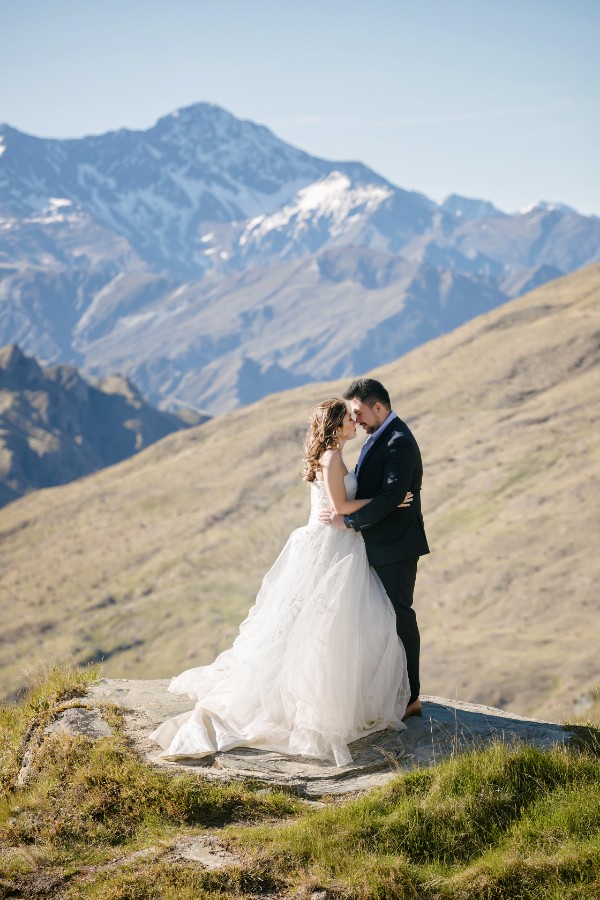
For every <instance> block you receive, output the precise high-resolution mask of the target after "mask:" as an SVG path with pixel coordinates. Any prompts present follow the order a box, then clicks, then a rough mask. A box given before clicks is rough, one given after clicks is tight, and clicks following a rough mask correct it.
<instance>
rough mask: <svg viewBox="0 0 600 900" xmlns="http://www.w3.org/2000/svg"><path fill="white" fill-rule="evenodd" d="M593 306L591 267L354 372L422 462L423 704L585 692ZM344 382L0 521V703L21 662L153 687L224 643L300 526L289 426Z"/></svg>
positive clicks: (182, 441) (510, 701)
mask: <svg viewBox="0 0 600 900" xmlns="http://www.w3.org/2000/svg"><path fill="white" fill-rule="evenodd" d="M599 304H600V267H599V266H595V267H591V268H589V269H587V270H584V271H581V272H579V273H576V274H575V275H572V276H570V277H568V278H563V279H559V280H557V281H554V282H552V283H551V284H549V285H545V286H544V287H542V288H538V289H537V290H536V291H534V292H533V293H531V294H528V295H527V296H525V297H522V298H519V299H517V300H515V301H512V302H511V303H509V304H507V305H506V306H504V307H501V308H500V309H496V310H493V311H491V312H488V313H486V314H485V315H483V316H480V317H478V318H477V319H475V320H473V321H472V322H469V323H468V324H466V325H463V326H462V327H461V328H458V329H457V330H455V331H454V332H452V333H451V334H448V335H445V336H443V337H441V338H439V339H438V340H436V341H433V342H431V343H429V344H427V345H426V346H424V347H420V348H418V349H416V350H414V351H413V352H411V353H410V354H408V355H407V356H405V357H403V358H402V359H400V360H398V361H397V362H395V363H393V364H392V365H389V366H386V367H384V368H382V369H380V370H378V371H377V372H376V375H377V376H379V377H381V379H382V380H383V381H384V383H385V384H386V385H387V386H388V387H389V389H390V392H391V394H392V397H393V400H394V407H395V409H396V410H397V411H398V412H399V413H400V414H401V415H402V416H403V417H404V418H406V420H407V421H408V422H409V424H410V425H411V427H414V431H415V433H416V435H417V438H418V440H419V442H420V445H421V449H422V452H423V457H424V463H425V480H424V489H423V507H424V514H425V522H426V526H427V531H428V536H429V538H430V544H431V547H432V551H433V552H432V554H431V556H430V557H427V558H426V559H423V560H422V561H421V564H420V573H419V578H418V581H417V591H416V604H417V609H418V612H419V618H420V622H421V628H422V634H423V690H424V692H426V693H429V694H438V695H441V696H459V697H462V698H469V699H470V700H473V701H478V702H483V703H487V704H496V705H503V706H505V707H508V708H512V709H514V710H516V711H520V712H528V713H538V714H544V715H546V716H555V717H561V716H564V715H566V714H567V713H570V712H571V711H572V708H573V702H574V700H576V699H577V698H581V697H584V696H585V695H586V692H588V691H589V690H590V689H591V687H592V686H593V685H594V684H595V683H597V681H598V665H597V644H598V637H599V634H598V629H599V623H598V616H597V607H596V603H597V585H598V583H600V559H599V557H598V554H597V552H595V541H596V535H597V533H598V526H599V524H600V523H599V521H598V516H599V513H598V505H597V503H596V502H595V501H596V498H597V496H598V487H599V484H598V482H599V477H600V471H599V464H600V459H599V456H598V452H597V434H598V424H599V423H598V418H599V410H598V397H599V396H600V367H599V362H600V307H599ZM345 384H346V380H344V381H343V382H336V383H328V384H322V385H311V386H310V387H303V388H301V389H296V390H292V391H290V392H287V393H283V394H278V395H274V396H271V397H268V398H265V399H264V400H262V401H261V402H259V403H257V404H255V405H253V406H249V407H245V408H243V409H240V410H237V411H235V412H232V413H230V414H228V415H227V416H226V417H222V418H218V419H215V420H213V421H212V422H209V423H207V424H206V425H204V426H202V428H195V429H190V430H189V431H185V432H180V433H177V434H174V435H170V436H169V437H167V438H165V439H164V440H162V441H160V442H159V443H158V444H155V445H154V446H153V447H150V448H148V449H147V450H145V451H143V452H142V453H140V454H138V455H137V456H136V457H134V458H132V459H130V460H127V461H125V462H123V463H120V464H119V465H117V466H114V467H111V468H109V469H105V470H103V471H101V472H98V473H96V474H94V475H93V476H90V477H89V478H87V479H85V480H83V481H81V482H77V483H74V484H71V485H66V486H64V487H60V488H55V489H52V490H47V491H43V492H41V493H39V494H34V495H31V496H30V497H26V498H23V499H21V500H19V501H17V502H15V503H13V504H11V505H10V506H9V507H7V508H6V509H5V510H3V511H2V513H1V514H0V528H1V531H0V536H1V545H0V546H1V549H0V571H1V572H2V592H1V595H0V613H1V615H0V623H1V624H0V636H1V637H0V640H1V647H0V649H1V660H0V661H1V672H2V677H1V681H2V687H3V690H4V691H5V692H10V691H14V689H15V686H16V683H17V682H18V681H19V680H20V679H21V678H22V673H23V670H24V667H25V666H26V665H28V664H30V663H32V662H33V661H34V660H36V659H40V658H41V657H42V656H43V657H44V658H48V657H50V658H55V657H57V656H59V655H62V654H64V653H66V652H70V653H71V654H72V655H73V656H74V657H75V659H77V660H85V659H98V658H105V659H106V660H107V662H106V669H105V670H106V672H107V673H108V674H113V675H119V676H121V675H125V676H127V675H135V676H140V677H158V676H168V675H170V674H175V673H176V672H178V671H180V670H182V669H184V668H186V667H189V666H192V665H200V664H201V663H203V662H207V661H209V660H210V659H211V658H212V657H213V655H214V654H215V653H216V652H218V651H219V650H221V649H223V648H224V647H225V646H227V645H228V644H229V643H230V641H231V640H232V638H233V637H234V635H235V631H236V627H237V624H238V623H239V621H240V620H241V619H242V618H243V616H244V614H245V612H246V610H247V609H248V607H249V606H250V604H251V603H252V600H253V597H254V595H255V593H256V590H257V588H258V586H259V584H260V579H261V577H262V575H263V574H264V572H265V571H266V570H267V568H268V567H269V566H270V564H271V563H272V562H273V560H274V558H275V556H276V554H277V552H278V550H279V549H281V546H282V544H283V542H284V540H285V537H286V536H287V534H288V533H289V532H290V530H291V529H292V528H293V527H295V526H298V525H301V524H303V523H304V522H305V521H306V518H307V513H308V493H307V488H306V486H305V485H304V484H303V483H302V482H301V481H300V479H299V478H298V474H297V473H298V470H299V464H300V448H301V443H302V439H303V435H304V421H305V416H306V414H307V413H308V411H309V409H310V407H311V406H312V404H313V403H314V402H316V401H318V400H319V399H323V397H326V396H330V395H332V394H339V393H340V392H341V390H342V388H343V387H344V385H345ZM358 449H359V448H358V446H357V447H355V448H353V453H354V455H357V453H358ZM349 457H350V454H349ZM33 547H35V554H33V552H32V548H33ZM51 563H52V564H51ZM565 598H568V603H567V602H565Z"/></svg>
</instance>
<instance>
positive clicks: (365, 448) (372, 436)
mask: <svg viewBox="0 0 600 900" xmlns="http://www.w3.org/2000/svg"><path fill="white" fill-rule="evenodd" d="M395 418H396V413H395V412H394V411H393V410H392V411H391V413H390V414H389V416H388V417H387V419H386V420H385V422H384V423H383V424H382V425H380V426H379V428H378V429H377V431H374V432H373V434H370V435H369V437H368V438H367V439H366V441H365V442H364V444H363V445H362V447H361V450H360V456H359V457H358V462H357V463H356V468H355V469H354V472H355V473H356V475H358V473H359V472H360V467H361V466H362V464H363V460H364V458H365V456H366V455H367V453H368V452H369V450H370V448H371V447H372V446H373V444H374V443H375V441H376V440H377V438H378V437H379V436H380V435H381V434H382V433H383V432H384V431H385V429H386V428H387V427H388V425H389V424H390V422H391V421H392V419H395Z"/></svg>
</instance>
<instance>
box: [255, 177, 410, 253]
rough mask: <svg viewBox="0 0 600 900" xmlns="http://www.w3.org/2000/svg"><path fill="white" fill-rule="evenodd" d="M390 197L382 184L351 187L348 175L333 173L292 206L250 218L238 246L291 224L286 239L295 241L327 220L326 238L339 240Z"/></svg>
mask: <svg viewBox="0 0 600 900" xmlns="http://www.w3.org/2000/svg"><path fill="white" fill-rule="evenodd" d="M392 194H393V190H392V189H391V188H388V187H386V186H385V185H376V184H367V185H356V186H353V185H352V182H351V180H350V178H349V177H348V176H347V175H344V174H342V172H337V171H334V172H331V173H330V174H329V175H327V176H326V177H325V178H321V179H319V180H318V181H316V182H314V184H310V185H309V186H308V187H305V188H303V189H302V190H300V191H298V192H297V194H296V196H295V197H294V198H293V199H292V201H291V203H289V204H287V205H285V206H284V207H283V208H282V209H280V210H278V211H277V212H275V213H273V214H272V215H270V216H268V215H261V216H257V217H256V218H254V219H251V221H250V222H249V223H248V225H247V226H246V228H245V230H244V233H243V234H242V236H241V238H240V241H239V243H240V246H242V247H243V246H244V245H246V244H248V243H249V242H250V241H252V240H253V239H254V240H260V239H262V238H264V237H265V235H267V234H268V233H269V232H271V231H277V230H281V229H284V228H287V227H288V226H289V225H290V224H293V229H292V231H291V233H290V235H289V237H290V238H291V239H292V240H297V239H299V238H300V237H301V236H302V234H303V232H305V231H306V230H307V229H308V228H311V227H314V225H315V223H316V222H318V221H319V220H320V219H326V220H327V223H328V230H329V235H330V236H331V237H332V238H338V237H340V236H341V235H342V234H343V233H344V232H345V231H347V230H348V229H349V227H350V226H352V225H353V224H354V223H355V221H356V220H357V219H358V218H359V216H361V215H370V214H371V213H373V212H374V211H375V210H376V209H377V207H378V206H380V205H381V204H382V203H383V202H384V201H385V200H387V199H388V198H389V197H391V196H392Z"/></svg>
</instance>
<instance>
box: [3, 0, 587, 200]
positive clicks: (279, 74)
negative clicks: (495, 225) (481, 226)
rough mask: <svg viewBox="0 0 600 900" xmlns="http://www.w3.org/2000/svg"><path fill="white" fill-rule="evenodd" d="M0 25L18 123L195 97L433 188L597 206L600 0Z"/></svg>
mask: <svg viewBox="0 0 600 900" xmlns="http://www.w3.org/2000/svg"><path fill="white" fill-rule="evenodd" d="M0 28H1V32H2V50H1V53H0V121H1V122H6V123H8V124H10V125H12V126H14V127H15V128H18V129H20V130H22V131H26V132H28V133H30V134H35V135H39V136H43V137H80V136H82V135H85V134H99V133H102V132H104V131H108V130H112V129H116V128H121V127H127V128H133V129H138V128H147V127H149V126H150V125H152V124H153V123H154V122H155V121H156V120H157V119H158V118H160V116H163V115H166V114H167V113H170V112H172V111H173V110H175V109H177V108H179V107H181V106H187V105H189V104H191V103H195V102H197V101H200V100H205V101H209V102H211V103H216V104H218V105H220V106H224V107H225V108H226V109H228V110H229V111H230V112H232V113H234V114H235V115H236V116H239V117H240V118H246V119H252V120H253V121H255V122H260V123H262V124H265V125H267V126H268V127H269V128H271V129H272V130H273V131H275V133H276V134H277V135H279V136H280V137H281V138H283V139H284V140H287V141H289V142H290V143H292V144H295V145H296V146H298V147H301V148H303V149H304V150H307V151H308V152H310V153H313V154H315V155H318V156H323V157H326V158H329V159H357V160H361V161H362V162H364V163H366V164H367V165H369V166H370V167H371V168H374V169H376V170H377V171H378V172H380V173H381V174H382V175H384V176H386V177H387V178H389V179H390V180H391V181H392V182H394V183H395V184H397V185H399V186H401V187H403V188H407V189H412V190H419V191H422V192H423V193H425V194H427V195H428V196H430V197H432V198H433V199H436V200H441V199H442V198H443V197H445V196H446V195H447V194H449V193H454V192H456V193H461V194H465V195H467V196H473V197H484V198H486V199H489V200H492V201H493V202H494V203H496V204H497V205H498V206H499V207H500V208H502V209H505V210H507V211H511V210H514V209H517V208H520V207H523V206H525V205H527V204H529V203H531V202H533V201H536V200H539V199H544V200H554V201H561V202H563V203H568V204H570V205H572V206H575V207H576V208H577V209H579V210H580V211H582V212H584V213H594V214H596V215H600V178H599V177H598V169H599V164H598V159H599V158H600V126H599V121H600V52H599V46H600V0H502V2H499V0H411V2H408V0H362V2H354V0H302V2H300V3H291V2H286V0H254V2H251V0H210V2H204V0H52V2H48V0H13V2H12V3H11V2H9V0H0Z"/></svg>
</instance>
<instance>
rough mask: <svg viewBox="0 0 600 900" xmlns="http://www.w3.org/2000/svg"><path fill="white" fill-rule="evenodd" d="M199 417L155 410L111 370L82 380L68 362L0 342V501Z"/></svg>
mask: <svg viewBox="0 0 600 900" xmlns="http://www.w3.org/2000/svg"><path fill="white" fill-rule="evenodd" d="M201 421H202V416H200V415H199V414H196V413H194V411H193V410H189V411H188V413H187V415H186V416H177V415H175V414H173V413H167V412H160V411H159V410H157V409H153V407H151V406H149V405H148V404H147V403H146V402H145V401H144V400H143V399H142V397H141V396H140V394H139V392H138V391H137V389H136V388H135V387H134V386H133V385H132V384H131V382H129V381H127V379H126V378H123V377H122V376H119V375H113V376H108V377H106V378H104V379H102V380H101V381H99V382H98V383H97V384H96V385H91V384H88V383H87V382H86V381H84V379H83V378H82V377H81V376H80V374H79V372H78V371H77V370H76V369H74V368H72V367H71V366H49V367H47V368H45V369H42V367H41V366H40V365H39V364H38V363H37V361H36V360H35V359H33V358H32V357H28V356H25V354H23V353H22V352H21V350H20V349H19V348H18V347H17V346H14V345H12V346H9V347H2V348H0V506H1V505H3V504H4V503H7V502H9V501H10V500H14V499H15V498H16V497H19V496H21V495H23V494H25V493H27V492H28V491H31V490H35V489H36V488H42V487H50V486H53V485H57V484H65V483H66V482H68V481H72V480H73V479H74V478H79V477H81V476H83V475H88V474H89V473H90V472H94V471H96V470H97V469H101V468H103V467H104V466H109V465H113V464H114V463H116V462H119V461H120V460H122V459H126V458H127V457H128V456H131V455H132V454H133V453H136V452H137V451H138V450H141V449H142V447H147V446H149V445H150V444H152V443H154V442H155V441H157V440H160V438H162V437H164V436H165V435H167V434H169V433H170V432H172V431H178V430H179V429H181V428H185V427H189V426H191V425H197V424H198V423H199V422H201Z"/></svg>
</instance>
